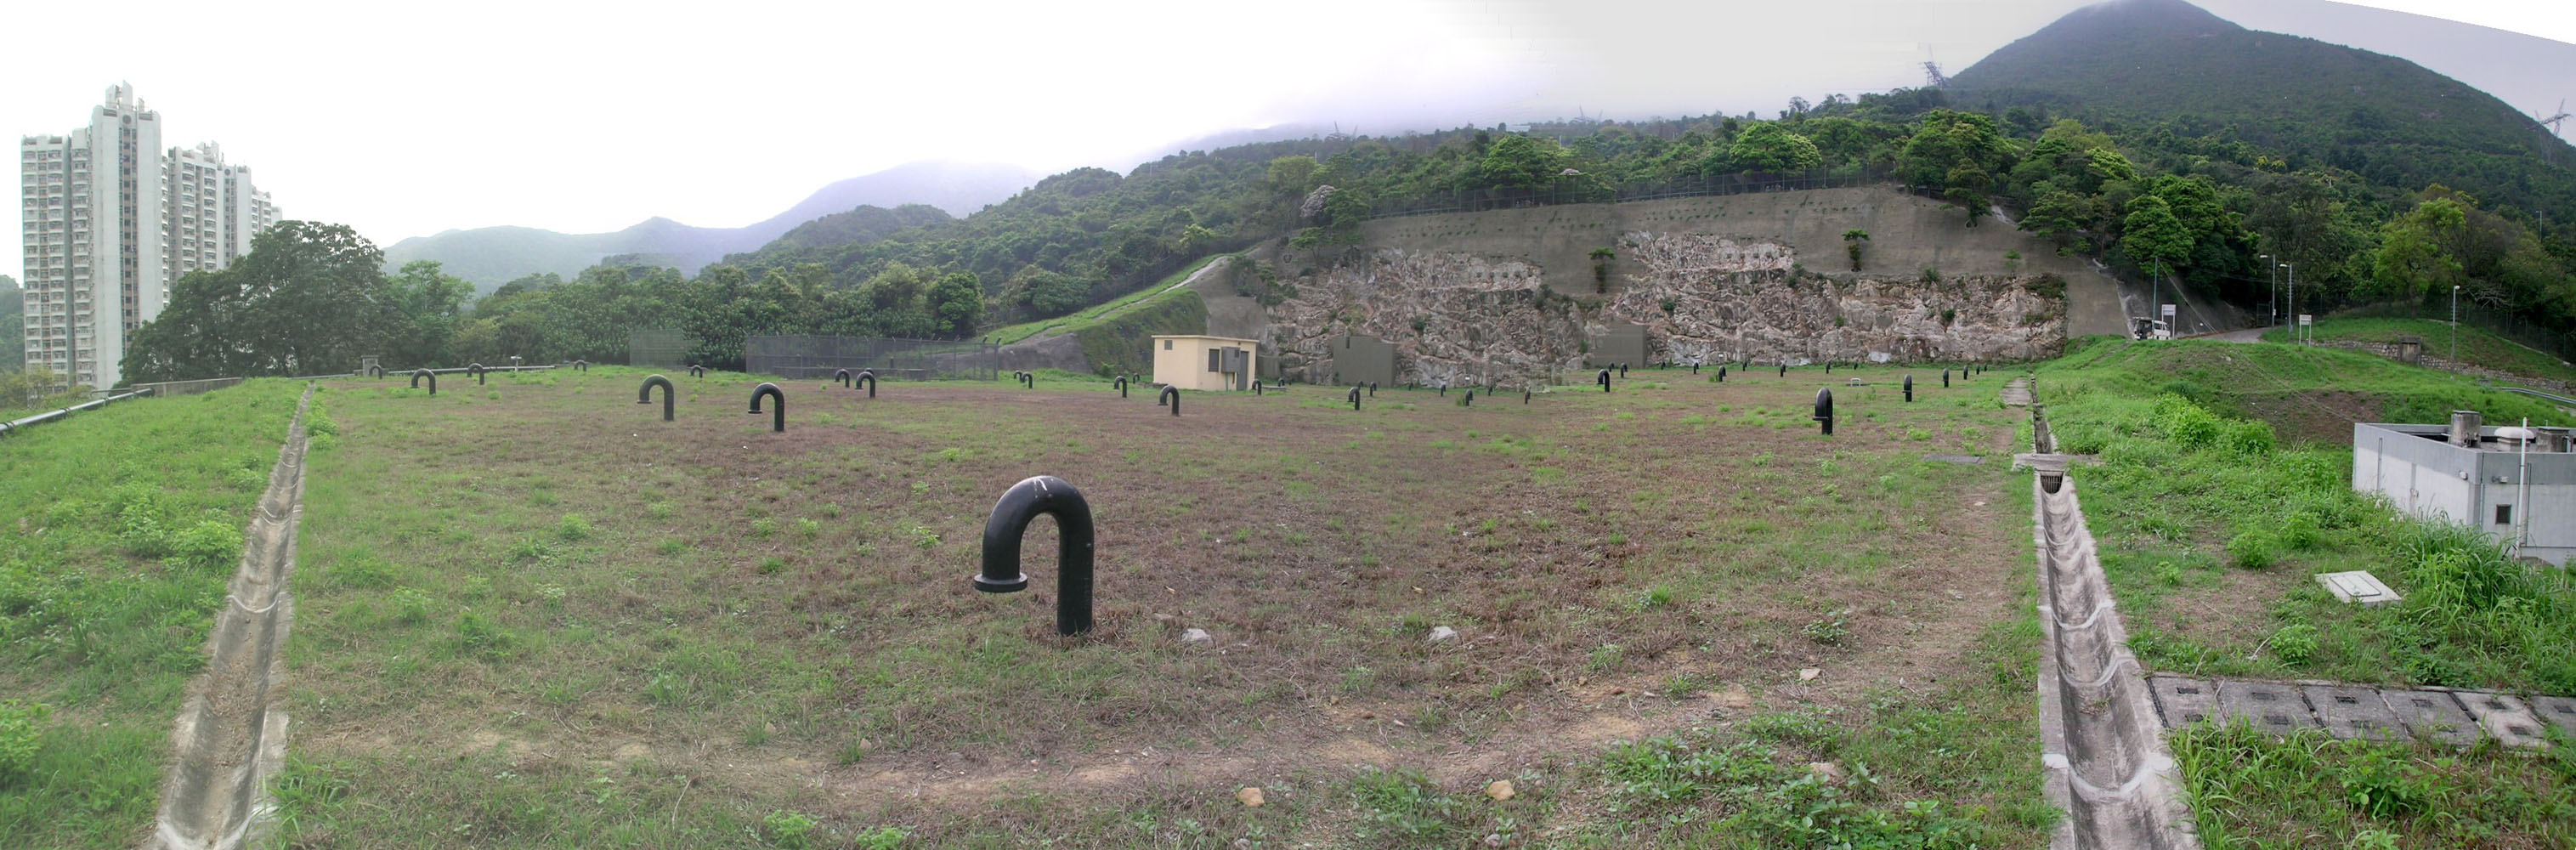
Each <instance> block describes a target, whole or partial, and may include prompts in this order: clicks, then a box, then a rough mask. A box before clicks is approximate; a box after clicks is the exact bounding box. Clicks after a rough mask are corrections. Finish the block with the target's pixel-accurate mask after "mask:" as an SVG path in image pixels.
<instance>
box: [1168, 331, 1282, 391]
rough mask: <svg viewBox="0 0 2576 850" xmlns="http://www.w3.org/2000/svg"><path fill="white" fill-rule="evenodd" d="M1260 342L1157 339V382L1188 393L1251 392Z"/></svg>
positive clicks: (1189, 337) (1180, 337) (1223, 338)
mask: <svg viewBox="0 0 2576 850" xmlns="http://www.w3.org/2000/svg"><path fill="white" fill-rule="evenodd" d="M1260 351H1261V342H1260V341H1259V340H1250V339H1237V338H1234V337H1227V336H1200V335H1178V336H1158V337H1155V338H1154V383H1157V384H1170V385H1172V386H1175V387H1179V388H1181V389H1185V390H1203V391H1209V392H1219V391H1224V390H1249V389H1252V382H1253V380H1254V378H1253V365H1254V363H1255V362H1256V361H1257V360H1258V359H1259V352H1260Z"/></svg>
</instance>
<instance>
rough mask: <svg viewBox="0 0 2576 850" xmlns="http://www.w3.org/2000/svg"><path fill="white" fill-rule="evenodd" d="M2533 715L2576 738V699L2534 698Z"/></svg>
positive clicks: (2532, 699) (2532, 700)
mask: <svg viewBox="0 0 2576 850" xmlns="http://www.w3.org/2000/svg"><path fill="white" fill-rule="evenodd" d="M2531 713H2533V714H2537V715H2540V719H2541V720H2543V721H2545V722H2547V723H2548V724H2549V725H2552V726H2556V727H2558V731H2561V732H2565V733H2567V736H2568V737H2571V738H2576V697H2532V698H2531Z"/></svg>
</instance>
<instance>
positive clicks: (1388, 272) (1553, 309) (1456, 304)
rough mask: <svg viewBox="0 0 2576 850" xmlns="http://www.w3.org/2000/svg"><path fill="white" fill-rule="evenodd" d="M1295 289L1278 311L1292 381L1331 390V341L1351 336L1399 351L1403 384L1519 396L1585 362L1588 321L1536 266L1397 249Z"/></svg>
mask: <svg viewBox="0 0 2576 850" xmlns="http://www.w3.org/2000/svg"><path fill="white" fill-rule="evenodd" d="M1296 288H1297V295H1296V296H1295V297H1293V298H1290V299H1288V300H1286V301H1284V302H1281V303H1280V304H1279V305H1278V306H1276V307H1272V308H1270V310H1269V314H1270V321H1271V323H1272V329H1273V331H1274V332H1275V336H1274V338H1273V341H1274V342H1275V344H1276V345H1277V346H1278V350H1279V372H1280V375H1281V376H1282V377H1285V378H1287V379H1289V380H1295V381H1306V382H1310V383H1328V382H1332V381H1333V375H1332V371H1331V369H1332V350H1333V346H1332V338H1333V337H1336V336H1339V335H1341V334H1344V333H1357V334H1363V335H1367V336H1373V337H1377V338H1379V339H1383V340H1387V341H1389V342H1393V343H1395V344H1396V369H1397V372H1398V374H1399V378H1398V380H1403V381H1418V382H1421V383H1422V384H1424V385H1437V384H1441V383H1444V382H1445V383H1447V384H1448V385H1450V386H1455V387H1464V386H1469V385H1484V384H1502V385H1506V386H1519V385H1521V384H1523V383H1525V382H1528V381H1531V380H1534V379H1535V380H1549V379H1551V378H1552V376H1553V375H1554V374H1555V373H1557V372H1559V371H1562V370H1564V369H1566V368H1568V367H1567V365H1566V364H1569V363H1576V362H1579V361H1580V360H1581V358H1582V351H1581V343H1582V340H1583V339H1584V319H1583V316H1582V315H1581V311H1580V310H1579V308H1577V307H1576V305H1575V303H1574V301H1573V300H1572V299H1570V298H1567V297H1565V296H1562V295H1555V294H1553V293H1550V292H1549V291H1548V289H1547V287H1546V284H1544V283H1542V282H1541V281H1540V278H1539V268H1538V267H1537V266H1534V265H1531V264H1529V263H1524V262H1517V261H1510V260H1486V259H1482V258H1478V257H1471V256H1467V255H1464V254H1445V253H1444V254H1426V253H1420V252H1413V251H1406V250H1403V249H1400V248H1392V249H1386V250H1382V251H1376V252H1373V253H1370V254H1365V255H1362V256H1361V257H1360V258H1359V259H1358V260H1357V261H1356V262H1352V263H1347V264H1342V265H1337V266H1333V267H1331V268H1326V269H1321V270H1319V271H1318V273H1317V274H1316V275H1314V276H1311V277H1305V278H1300V279H1298V280H1297V281H1296Z"/></svg>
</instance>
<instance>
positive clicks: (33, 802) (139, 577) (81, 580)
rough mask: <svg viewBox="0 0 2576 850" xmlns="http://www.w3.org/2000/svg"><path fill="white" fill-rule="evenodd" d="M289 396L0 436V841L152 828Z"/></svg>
mask: <svg viewBox="0 0 2576 850" xmlns="http://www.w3.org/2000/svg"><path fill="white" fill-rule="evenodd" d="M302 389H303V384H302V383H301V382H290V381H282V380H261V381H252V382H249V383H245V384H242V385H240V386H236V387H231V388H228V389H223V390H217V391H215V392H211V393H207V394H204V395H198V396H183V397H178V398H169V399H136V400H132V401H126V402H119V403H117V404H113V405H109V406H107V407H106V408H104V409H101V410H97V411H92V412H88V413H83V414H79V415H75V416H73V417H71V418H70V419H67V420H63V421H59V422H55V423H51V424H46V425H40V426H36V427H33V428H29V429H27V430H25V431H21V432H17V433H15V434H12V435H10V436H9V437H8V438H6V439H0V517H7V518H9V519H8V520H7V521H6V522H5V523H0V836H7V838H6V840H0V843H5V844H8V845H9V846H13V847H130V846H134V845H135V844H136V843H137V841H138V839H140V838H141V837H142V836H143V835H144V833H145V831H146V829H147V828H148V827H149V826H150V825H151V821H152V816H153V804H154V801H155V800H156V799H157V797H158V795H159V793H160V781H161V769H162V766H163V765H164V763H166V762H167V760H168V758H169V749H170V723H171V720H172V718H174V717H176V716H178V712H179V704H180V702H181V700H182V698H183V696H184V695H185V691H186V689H187V685H188V680H189V678H190V677H191V676H192V675H194V674H195V673H196V672H197V670H198V669H200V668H202V667H204V666H205V661H206V656H205V645H206V630H207V628H208V627H209V626H210V625H212V623H213V615H214V612H215V610H216V607H217V606H219V605H222V604H223V598H224V587H225V584H226V582H228V581H229V580H230V579H231V577H232V574H233V569H234V567H235V565H236V564H237V563H238V562H239V561H240V559H241V552H242V529H243V527H244V526H245V525H247V524H248V522H249V519H250V512H251V511H252V509H253V508H254V505H255V504H256V502H257V501H258V498H259V493H260V491H261V490H262V489H264V488H266V487H267V486H268V475H269V470H270V468H271V467H272V466H274V465H275V464H276V463H277V452H278V446H279V444H280V443H281V442H283V441H284V440H285V439H286V424H287V421H288V420H289V419H291V418H292V417H293V416H294V415H295V403H296V399H297V397H298V395H299V394H300V393H301V392H302ZM317 409H318V405H317ZM35 704H42V705H44V706H46V707H47V709H46V710H43V711H36V710H31V708H30V707H31V706H32V705H35ZM30 721H32V722H30Z"/></svg>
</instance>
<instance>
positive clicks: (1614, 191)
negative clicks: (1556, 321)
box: [1369, 166, 1895, 218]
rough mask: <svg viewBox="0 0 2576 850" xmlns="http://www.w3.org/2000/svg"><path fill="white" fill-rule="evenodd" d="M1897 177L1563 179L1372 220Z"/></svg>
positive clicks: (1429, 202)
mask: <svg viewBox="0 0 2576 850" xmlns="http://www.w3.org/2000/svg"><path fill="white" fill-rule="evenodd" d="M1894 176H1895V169H1892V168H1887V167H1882V166H1872V167H1867V168H1836V169H1816V170H1813V171H1805V172H1792V173H1770V172H1745V173H1741V174H1712V175H1708V176H1705V177H1689V178H1683V179H1680V180H1674V181H1670V182H1654V183H1649V182H1639V183H1629V184H1626V185H1621V186H1616V187H1613V186H1610V185H1607V184H1603V183H1596V182H1588V181H1584V180H1580V179H1564V180H1559V181H1557V184H1556V185H1554V186H1547V187H1540V188H1529V189H1516V188H1509V187H1501V186H1497V187H1494V188H1490V189H1462V190H1457V191H1452V192H1449V193H1446V194H1432V195H1424V196H1418V197H1413V198H1400V199H1384V200H1380V201H1379V202H1378V203H1377V204H1376V205H1375V206H1374V207H1373V208H1372V209H1371V210H1370V213H1369V217H1370V218H1390V217H1394V216H1406V215H1431V214H1434V213H1453V212H1484V211H1487V210H1500V209H1516V208H1521V207H1544V206H1553V205H1557V204H1608V203H1624V202H1627V201H1653V200H1661V199H1664V198H1694V197H1702V196H1708V195H1743V194H1751V193H1755V192H1793V191H1803V190H1808V189H1842V188H1849V187H1853V186H1868V185H1875V184H1880V183H1885V182H1887V181H1889V180H1890V179H1893V178H1894Z"/></svg>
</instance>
